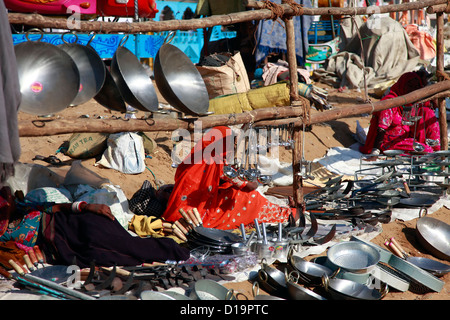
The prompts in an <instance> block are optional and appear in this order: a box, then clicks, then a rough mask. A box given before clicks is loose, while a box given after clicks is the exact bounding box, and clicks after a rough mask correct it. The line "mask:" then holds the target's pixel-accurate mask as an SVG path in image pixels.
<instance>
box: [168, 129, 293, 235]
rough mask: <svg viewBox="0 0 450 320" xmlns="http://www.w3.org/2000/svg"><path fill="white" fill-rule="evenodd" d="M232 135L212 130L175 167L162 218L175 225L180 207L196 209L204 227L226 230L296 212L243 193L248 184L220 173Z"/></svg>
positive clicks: (228, 131) (255, 193)
mask: <svg viewBox="0 0 450 320" xmlns="http://www.w3.org/2000/svg"><path fill="white" fill-rule="evenodd" d="M231 134H232V130H231V128H229V127H225V126H220V127H215V128H212V129H211V130H209V131H208V132H207V133H205V135H204V136H203V138H202V140H201V141H200V142H198V143H197V144H196V145H195V146H194V148H193V149H192V150H191V153H190V154H189V155H188V156H187V157H186V158H185V159H184V160H183V162H182V163H181V164H180V165H179V166H178V168H177V171H176V173H175V184H174V188H173V191H172V194H171V196H170V198H169V201H168V204H167V209H166V211H165V212H164V214H163V215H162V218H164V219H165V220H167V221H169V222H175V221H176V220H178V219H180V218H181V214H180V213H179V211H178V210H179V209H180V208H181V209H183V210H184V211H187V210H189V209H192V208H197V210H198V211H199V213H200V216H201V218H202V220H203V225H204V226H205V227H208V228H217V229H224V230H227V229H234V228H237V227H239V226H240V224H241V223H243V224H244V225H249V224H251V223H253V222H254V219H258V220H259V221H260V222H268V223H271V222H272V223H275V222H284V221H286V220H287V219H288V218H289V215H290V214H293V215H294V217H295V209H293V208H289V207H283V206H280V205H277V204H273V203H271V202H270V201H268V200H267V199H266V198H265V197H264V196H262V195H261V194H260V193H259V192H258V191H257V190H253V191H246V189H245V187H246V185H247V183H248V182H247V181H241V180H239V179H238V178H235V179H230V178H228V177H226V176H225V175H224V174H223V167H224V165H225V160H226V154H227V152H230V151H229V149H228V148H227V137H229V136H230V135H231ZM233 148H234V146H233ZM196 159H200V160H196Z"/></svg>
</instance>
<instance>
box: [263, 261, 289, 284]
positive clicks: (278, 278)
mask: <svg viewBox="0 0 450 320" xmlns="http://www.w3.org/2000/svg"><path fill="white" fill-rule="evenodd" d="M262 260H263V262H262V265H261V269H259V270H258V277H259V280H261V281H262V282H265V283H268V284H269V285H270V286H272V287H274V288H275V289H276V290H280V289H281V290H284V289H286V275H285V273H284V272H281V271H280V270H278V269H276V268H273V267H271V266H269V265H268V264H267V263H265V262H264V261H265V259H262Z"/></svg>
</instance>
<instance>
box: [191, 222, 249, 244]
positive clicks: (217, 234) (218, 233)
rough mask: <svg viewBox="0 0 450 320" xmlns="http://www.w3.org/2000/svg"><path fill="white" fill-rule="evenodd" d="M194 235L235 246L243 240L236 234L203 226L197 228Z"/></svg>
mask: <svg viewBox="0 0 450 320" xmlns="http://www.w3.org/2000/svg"><path fill="white" fill-rule="evenodd" d="M192 233H193V234H195V233H196V234H198V235H199V236H201V237H204V238H208V239H211V240H213V241H215V242H220V243H223V244H233V243H236V242H241V240H242V238H241V237H240V236H239V235H237V234H235V233H232V232H229V231H225V230H220V229H214V228H205V227H202V226H198V227H195V228H194V229H193V231H192Z"/></svg>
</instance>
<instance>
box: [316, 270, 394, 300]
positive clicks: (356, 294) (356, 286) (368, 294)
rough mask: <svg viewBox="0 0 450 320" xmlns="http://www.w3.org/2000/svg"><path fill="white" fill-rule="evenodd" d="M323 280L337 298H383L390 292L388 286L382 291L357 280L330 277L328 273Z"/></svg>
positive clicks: (334, 297)
mask: <svg viewBox="0 0 450 320" xmlns="http://www.w3.org/2000/svg"><path fill="white" fill-rule="evenodd" d="M322 282H323V286H324V288H325V290H326V291H327V292H328V293H330V295H331V297H332V298H333V299H336V300H381V299H382V298H383V297H384V296H385V295H386V294H387V292H388V287H387V286H384V287H383V289H382V291H381V292H380V291H378V290H377V289H373V288H369V287H368V286H366V285H364V284H361V283H358V282H355V281H351V280H347V279H337V278H334V279H330V278H328V277H327V276H326V275H325V276H324V277H323V281H322Z"/></svg>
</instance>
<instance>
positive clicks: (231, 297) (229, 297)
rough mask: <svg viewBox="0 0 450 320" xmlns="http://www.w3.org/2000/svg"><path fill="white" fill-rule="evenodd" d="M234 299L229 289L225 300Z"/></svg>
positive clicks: (232, 291) (232, 292)
mask: <svg viewBox="0 0 450 320" xmlns="http://www.w3.org/2000/svg"><path fill="white" fill-rule="evenodd" d="M233 297H234V290H233V289H230V290H228V291H227V294H226V295H225V300H231V299H233Z"/></svg>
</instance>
